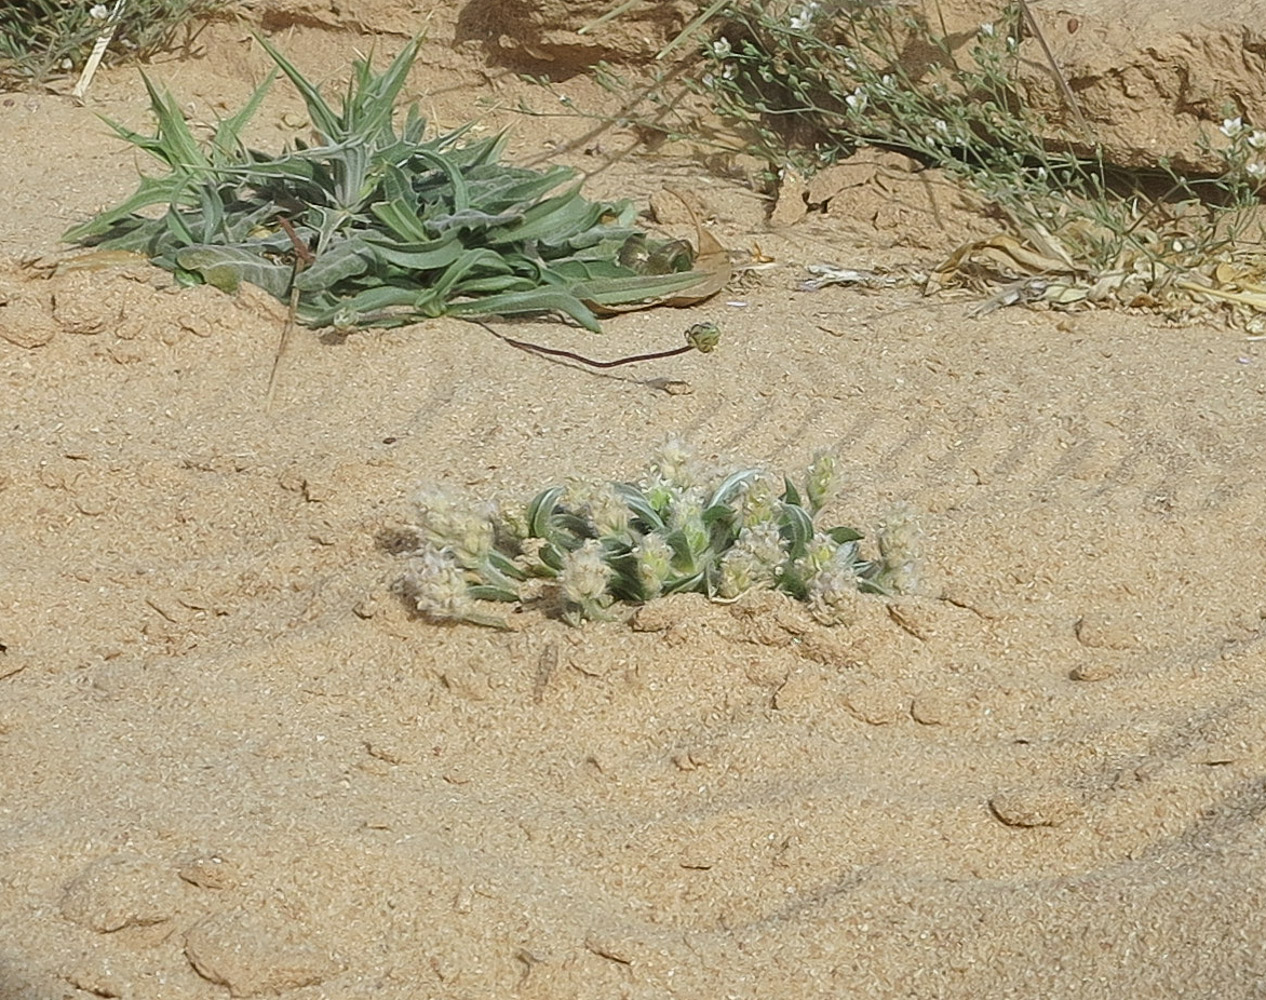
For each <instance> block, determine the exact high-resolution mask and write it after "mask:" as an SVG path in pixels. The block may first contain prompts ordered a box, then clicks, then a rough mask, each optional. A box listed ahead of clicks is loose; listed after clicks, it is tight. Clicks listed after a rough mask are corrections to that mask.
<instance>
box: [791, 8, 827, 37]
mask: <svg viewBox="0 0 1266 1000" xmlns="http://www.w3.org/2000/svg"><path fill="white" fill-rule="evenodd" d="M820 6H821V4H818V3H816V2H810V3H807V4H805V5H804V6H803V7H801V8H800V12H799V13H797V14H795V15H794V16H793V17H792V18H791V30H792V31H804V30H805V29H806V28H808V27H809V26H810V25H811V24H812V23H813V18H814V17H815V16H816V14H817V12H818V8H819V7H820Z"/></svg>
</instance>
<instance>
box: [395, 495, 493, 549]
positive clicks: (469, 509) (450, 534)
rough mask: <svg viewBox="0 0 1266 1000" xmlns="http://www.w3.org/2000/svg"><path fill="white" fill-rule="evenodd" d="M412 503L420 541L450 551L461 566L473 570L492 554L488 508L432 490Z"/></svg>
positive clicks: (417, 497) (488, 506) (490, 507)
mask: <svg viewBox="0 0 1266 1000" xmlns="http://www.w3.org/2000/svg"><path fill="white" fill-rule="evenodd" d="M414 503H415V504H416V505H417V510H418V533H419V534H420V535H421V536H422V540H423V541H424V542H426V543H428V544H429V545H432V546H434V547H435V548H440V549H448V550H450V551H451V552H452V554H453V555H454V556H455V557H456V559H457V561H458V562H459V563H461V565H463V566H466V567H468V568H469V567H474V566H476V565H478V564H479V563H480V562H482V561H483V560H484V559H485V558H486V557H487V556H488V554H489V553H490V552H491V551H492V546H493V542H494V540H495V531H494V530H493V526H492V513H493V511H492V506H491V505H490V504H488V505H483V506H482V507H477V506H472V505H469V504H466V503H463V502H461V501H459V500H456V499H454V498H453V497H452V496H449V495H448V494H446V493H444V492H442V491H440V490H433V489H427V490H423V491H422V492H420V493H419V494H418V495H417V496H416V497H415V498H414Z"/></svg>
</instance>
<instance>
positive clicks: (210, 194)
mask: <svg viewBox="0 0 1266 1000" xmlns="http://www.w3.org/2000/svg"><path fill="white" fill-rule="evenodd" d="M258 40H259V43H260V44H261V45H262V46H263V47H264V49H265V50H266V51H267V52H268V54H269V55H270V56H271V57H272V59H273V60H274V62H276V64H277V68H278V70H279V71H280V72H281V73H282V74H284V75H285V76H286V77H288V78H289V80H290V82H291V83H292V84H293V85H294V87H295V88H296V89H297V90H298V91H299V93H300V95H301V96H302V98H303V101H304V103H305V104H306V106H307V111H308V117H309V119H310V121H311V124H312V128H313V131H314V133H315V141H314V143H313V144H307V143H305V142H303V141H296V142H295V144H294V147H293V148H287V149H285V150H283V151H282V152H281V153H280V154H278V155H271V154H268V153H263V152H259V151H256V150H249V149H247V148H245V147H244V146H243V145H242V142H241V139H240V136H241V133H242V130H243V128H244V127H245V126H246V124H247V122H248V121H249V120H250V119H251V117H252V116H253V115H254V114H255V112H256V111H257V110H258V109H259V106H260V104H261V103H262V101H263V99H264V96H265V93H266V92H267V90H268V88H269V86H270V85H271V83H272V82H273V79H274V78H275V76H276V75H277V71H274V73H273V74H272V75H270V76H269V77H268V79H266V80H265V81H264V82H263V83H262V84H261V85H260V87H259V88H258V89H257V90H256V91H255V92H254V94H253V95H252V96H251V97H250V99H249V100H248V101H247V103H246V105H245V106H244V107H243V108H242V109H241V110H240V111H239V112H237V113H236V114H234V115H233V116H231V117H229V118H227V119H225V120H224V121H222V122H220V123H219V125H218V126H217V127H216V129H215V131H214V134H213V135H212V137H211V139H210V141H209V142H206V143H202V142H199V141H198V140H197V139H196V138H195V137H194V135H193V133H192V131H191V130H190V128H189V125H188V124H187V123H186V122H185V119H184V116H183V115H182V114H181V111H180V108H179V106H178V104H177V102H176V101H175V99H174V98H172V96H171V95H170V94H168V93H165V92H163V91H160V90H159V89H158V88H157V87H155V86H154V84H153V83H152V82H150V81H149V80H148V79H146V80H145V85H146V87H147V88H148V90H149V96H150V102H151V104H152V107H153V111H154V114H155V117H156V118H157V121H158V129H157V132H156V134H155V135H153V136H148V135H141V134H139V133H137V132H135V131H133V130H131V129H129V128H126V127H124V126H123V125H120V124H118V123H115V122H108V124H109V125H110V127H111V128H113V129H114V131H115V132H116V133H118V134H119V135H120V136H122V137H123V138H124V139H126V140H127V141H128V142H131V143H132V144H133V145H135V146H137V147H139V148H140V149H142V150H144V151H145V152H147V153H149V154H150V155H151V156H153V157H154V158H155V159H157V160H158V161H159V162H161V163H162V164H163V165H164V166H165V167H166V168H167V172H166V173H165V174H164V175H162V176H159V177H148V176H145V177H142V180H141V184H140V187H139V188H138V190H137V191H136V192H135V193H134V194H133V195H132V196H131V197H130V198H128V199H127V200H126V201H124V202H123V203H122V204H120V205H117V206H115V207H114V208H111V209H109V210H107V211H104V212H102V213H101V214H100V215H98V216H96V217H95V218H93V219H91V220H89V221H87V222H85V223H83V224H82V225H79V226H75V227H74V228H72V229H71V230H70V231H69V232H67V233H66V237H65V238H66V239H68V240H71V241H75V242H79V243H85V244H93V245H96V246H100V247H102V248H106V249H112V250H132V251H138V252H140V253H143V254H145V255H147V256H148V257H149V258H150V259H151V260H152V261H153V263H155V264H158V265H159V266H161V267H165V268H167V269H168V270H170V271H172V272H174V273H175V275H176V277H177V279H178V280H180V281H182V282H185V283H191V284H193V283H202V282H205V283H208V284H212V285H215V286H216V287H219V288H222V289H225V290H227V291H232V290H234V289H236V288H237V287H238V285H239V284H240V283H241V282H243V281H247V282H251V283H253V284H256V285H259V286H260V287H262V288H264V289H266V290H268V291H269V292H271V293H272V294H274V295H276V296H277V297H278V298H280V299H282V300H284V301H289V302H290V303H291V304H292V305H293V306H294V308H295V311H296V314H297V316H298V318H299V319H300V320H301V321H303V322H304V323H307V324H309V325H311V326H318V327H319V326H331V325H332V326H334V327H336V328H340V329H352V328H357V327H366V326H396V325H400V324H404V323H410V322H414V321H416V320H419V319H422V318H426V317H433V316H440V315H446V314H447V315H459V316H474V315H506V314H517V313H528V312H558V313H563V314H565V315H567V316H570V317H571V318H572V319H574V320H575V321H576V322H578V323H580V324H582V325H583V326H585V327H588V328H589V329H593V330H596V329H598V320H597V318H596V316H595V313H594V308H595V307H599V308H600V307H608V306H617V305H623V304H628V303H633V302H643V301H646V300H654V299H657V298H659V297H662V296H667V295H670V294H672V293H677V292H680V291H681V290H683V289H686V288H688V287H690V286H691V285H693V284H696V283H697V282H699V281H700V280H701V279H702V278H703V277H705V275H703V274H701V273H697V272H695V271H692V270H691V267H692V264H693V254H692V252H691V251H690V249H689V246H688V245H686V247H685V248H684V250H683V247H682V246H681V245H680V244H679V243H672V244H669V243H668V242H667V241H658V242H656V241H650V242H649V243H648V240H647V237H646V235H645V233H643V232H641V231H640V230H638V229H637V228H636V227H635V226H634V225H633V223H634V217H635V212H634V209H633V208H632V206H630V205H629V204H628V203H626V202H620V203H609V202H590V201H588V200H586V199H585V198H583V197H582V196H581V194H580V186H579V184H576V183H573V180H574V172H573V171H571V170H570V169H568V168H566V167H561V166H555V167H551V168H549V169H548V170H544V171H537V170H531V169H527V168H523V167H514V166H509V165H506V164H504V163H501V162H500V156H501V153H502V150H503V148H504V146H505V136H504V135H498V136H494V137H491V138H487V139H482V140H478V141H466V136H467V133H468V132H469V131H470V125H467V126H464V127H462V128H459V129H457V130H456V131H453V132H449V133H446V134H442V135H438V136H436V137H434V138H430V139H425V138H424V133H425V131H426V122H425V121H424V120H423V119H422V117H421V115H420V114H419V112H418V108H417V105H416V103H415V104H413V105H411V106H410V107H409V108H408V110H407V113H406V114H404V116H403V122H402V123H401V124H400V125H399V126H398V127H397V124H396V121H395V119H396V117H397V116H396V114H395V112H396V102H397V98H398V96H399V94H400V91H401V89H402V88H403V86H404V84H405V79H406V76H407V74H408V72H409V68H410V66H411V65H412V63H413V60H414V58H415V57H416V55H417V52H418V43H417V41H416V40H415V41H413V42H411V43H410V44H408V45H406V46H405V48H404V50H403V51H402V52H401V53H400V55H399V56H398V57H397V58H396V59H395V60H394V61H393V62H392V63H391V65H390V66H389V67H388V68H387V69H386V71H384V72H382V73H375V72H374V71H373V70H372V69H371V68H370V64H369V62H368V61H367V60H359V61H357V62H356V63H355V69H354V72H353V74H352V77H351V80H350V82H349V84H348V87H347V91H346V94H345V95H344V96H343V98H342V101H341V104H340V106H339V108H338V109H337V110H336V109H335V108H334V107H332V106H331V105H330V104H329V103H328V102H327V101H326V100H325V98H324V97H323V96H322V94H321V92H320V90H319V89H318V88H317V87H316V86H315V85H313V84H312V83H311V82H309V81H308V80H307V79H306V78H305V77H304V76H303V75H302V74H301V73H300V72H299V70H298V69H297V68H296V67H295V66H294V65H293V64H292V63H291V62H290V61H289V60H287V59H286V58H285V57H284V56H283V55H282V54H281V53H280V52H278V51H277V50H276V49H275V48H274V47H273V46H272V45H270V44H269V43H268V42H267V41H266V40H264V39H263V38H260V39H258ZM153 206H159V207H161V208H163V209H165V210H164V211H163V212H162V214H160V215H158V216H154V215H153V214H152V213H151V214H142V212H143V211H144V210H146V209H149V208H152V207H153ZM665 247H667V248H669V249H670V250H671V252H661V250H662V249H663V248H665Z"/></svg>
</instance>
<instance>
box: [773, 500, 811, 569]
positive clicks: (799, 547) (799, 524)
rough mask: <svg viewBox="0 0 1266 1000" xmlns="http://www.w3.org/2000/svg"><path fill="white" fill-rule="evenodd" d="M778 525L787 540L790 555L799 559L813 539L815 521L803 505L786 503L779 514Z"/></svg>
mask: <svg viewBox="0 0 1266 1000" xmlns="http://www.w3.org/2000/svg"><path fill="white" fill-rule="evenodd" d="M778 526H779V529H780V532H781V534H782V537H783V538H785V539H786V540H787V553H788V556H789V557H790V558H791V559H793V560H794V559H799V558H800V557H801V556H802V555H804V554H805V552H806V551H807V549H808V547H809V542H810V541H811V540H812V539H813V521H812V520H811V519H810V518H809V514H808V512H807V511H805V509H804V508H803V507H797V506H796V505H795V504H788V503H784V504H783V505H782V511H781V512H780V513H779V515H778Z"/></svg>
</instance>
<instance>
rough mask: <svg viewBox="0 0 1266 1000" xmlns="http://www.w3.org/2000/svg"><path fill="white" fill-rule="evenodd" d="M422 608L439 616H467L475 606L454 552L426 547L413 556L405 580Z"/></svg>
mask: <svg viewBox="0 0 1266 1000" xmlns="http://www.w3.org/2000/svg"><path fill="white" fill-rule="evenodd" d="M402 583H403V587H404V592H405V593H406V594H407V595H408V596H409V598H410V599H412V600H413V602H414V603H415V604H416V605H417V608H418V610H419V611H422V612H424V613H426V614H429V615H435V616H436V617H439V618H464V617H466V615H467V614H469V613H470V612H471V611H472V610H473V608H474V602H473V600H472V599H471V597H470V594H469V593H468V592H467V590H466V576H465V573H464V572H463V571H462V568H461V566H459V565H458V564H457V560H456V559H454V558H453V556H452V554H451V553H449V552H446V551H444V550H441V549H437V548H434V547H430V546H428V547H426V548H424V549H422V550H421V551H419V552H418V553H417V554H415V555H414V556H413V558H412V559H411V561H410V563H409V569H408V571H407V572H406V573H405V575H404V579H403V581H402Z"/></svg>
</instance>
